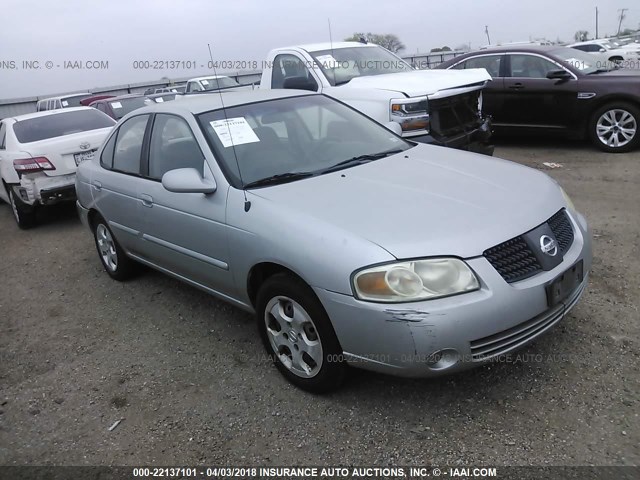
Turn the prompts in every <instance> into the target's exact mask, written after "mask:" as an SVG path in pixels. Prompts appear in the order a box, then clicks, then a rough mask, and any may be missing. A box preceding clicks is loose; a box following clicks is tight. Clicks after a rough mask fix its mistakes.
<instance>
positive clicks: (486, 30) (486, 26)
mask: <svg viewBox="0 0 640 480" xmlns="http://www.w3.org/2000/svg"><path fill="white" fill-rule="evenodd" d="M484 33H486V34H487V42H489V45H491V38H490V37H489V25H485V26H484Z"/></svg>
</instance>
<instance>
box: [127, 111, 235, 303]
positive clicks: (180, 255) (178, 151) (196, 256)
mask: <svg viewBox="0 0 640 480" xmlns="http://www.w3.org/2000/svg"><path fill="white" fill-rule="evenodd" d="M194 128H197V127H196V126H195V125H194ZM203 145H205V147H204V149H207V148H208V147H206V144H205V143H203ZM178 168H194V169H196V170H197V171H198V172H199V173H200V175H202V176H203V177H205V178H212V173H211V170H210V169H209V167H208V164H207V163H206V161H205V156H204V154H203V147H201V146H200V145H199V143H198V141H197V140H196V137H195V135H194V133H193V130H192V128H191V126H190V125H189V123H188V122H187V121H186V120H185V119H184V118H182V117H180V116H177V115H171V114H157V115H156V116H155V119H154V122H153V128H152V130H151V137H150V144H149V160H148V169H147V171H146V172H145V179H142V180H141V183H140V187H141V188H140V195H139V200H140V201H139V205H140V207H139V208H140V209H141V217H142V218H144V227H143V235H142V244H143V252H142V253H143V255H144V257H145V258H147V259H148V260H149V261H151V262H152V263H154V264H155V265H158V266H159V267H162V268H164V269H167V270H169V271H171V272H173V273H176V274H179V275H181V276H183V277H186V278H188V279H190V280H192V281H195V282H196V283H198V284H200V285H203V286H206V287H208V288H211V289H213V290H216V291H218V292H227V293H228V292H229V291H230V289H231V285H232V279H231V274H230V272H229V266H228V262H229V260H228V258H229V254H228V249H227V238H226V225H225V221H226V219H225V210H226V192H225V191H220V190H218V191H216V192H215V193H212V194H207V195H205V194H202V193H173V192H169V191H168V190H166V189H165V188H164V187H163V186H162V176H163V175H164V174H165V173H166V172H168V171H170V170H174V169H178Z"/></svg>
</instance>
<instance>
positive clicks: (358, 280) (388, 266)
mask: <svg viewBox="0 0 640 480" xmlns="http://www.w3.org/2000/svg"><path fill="white" fill-rule="evenodd" d="M486 54H487V52H486V51H484V52H483V55H486ZM494 54H497V55H499V56H504V57H507V56H508V53H506V52H495V51H492V52H491V53H490V55H494ZM536 58H537V59H538V60H540V59H541V58H543V57H541V56H537V57H536ZM458 60H459V61H460V62H466V61H469V60H475V57H472V56H470V57H460V58H459V59H458ZM498 60H499V66H498V70H497V73H498V75H501V74H502V75H505V73H504V72H511V73H512V72H513V71H514V70H513V69H514V68H515V69H516V70H517V69H518V68H520V67H522V69H524V63H525V62H524V61H522V62H521V63H520V64H518V62H517V61H513V62H512V61H511V60H512V59H511V58H508V59H503V58H499V59H498ZM269 61H270V62H271V64H270V66H269V68H267V69H265V71H264V72H263V75H262V80H261V84H260V89H259V90H256V91H253V89H251V90H250V89H242V88H235V87H236V86H231V88H229V89H226V88H224V87H223V86H222V85H221V84H220V77H215V80H216V85H215V87H214V88H213V89H212V90H211V92H212V93H214V94H211V93H206V92H205V93H203V94H194V95H189V94H188V93H190V92H188V93H186V94H185V95H184V96H182V98H181V99H180V101H165V100H170V99H165V98H164V95H174V98H175V96H176V93H174V92H158V93H154V94H148V95H147V96H145V95H127V96H120V97H110V98H101V99H94V100H93V101H92V103H91V104H90V105H92V106H93V107H95V108H93V107H84V106H81V107H75V108H68V107H64V108H59V109H56V110H50V111H44V112H39V113H34V114H29V115H23V116H19V117H13V118H8V119H4V120H2V122H0V166H1V170H0V172H1V173H2V179H3V188H2V189H1V190H2V193H0V198H3V199H5V200H6V201H8V202H9V203H10V204H11V207H12V210H13V213H14V216H15V218H16V221H17V223H18V225H19V226H20V227H22V228H27V227H29V226H32V225H33V222H34V220H35V209H36V208H37V206H38V205H48V204H51V203H55V202H59V201H68V200H72V199H76V204H77V208H78V212H79V215H80V218H81V220H82V222H83V223H84V224H85V225H86V226H87V227H88V228H89V229H90V230H91V232H92V235H93V237H94V240H95V246H96V251H97V253H98V257H99V259H100V261H101V262H102V265H103V266H104V268H105V270H106V272H107V273H108V274H109V275H110V276H111V277H112V278H114V279H115V280H126V279H127V278H129V277H130V276H131V275H132V274H134V273H135V270H136V266H137V265H140V264H143V265H147V266H149V267H152V268H155V269H158V270H159V271H161V272H164V273H166V274H169V275H171V276H174V277H175V278H178V279H180V280H181V281H184V282H187V283H188V284H190V285H192V286H195V287H197V288H200V289H202V290H204V291H206V292H208V293H210V294H212V295H215V296H217V297H219V298H221V299H223V300H225V301H228V302H230V303H232V304H234V305H236V306H238V307H240V308H242V309H245V310H247V311H249V312H253V313H255V315H256V319H257V324H258V330H259V335H260V337H261V338H262V341H263V343H264V345H265V348H266V349H267V352H268V354H269V356H270V357H271V358H272V359H273V361H274V363H275V365H276V366H277V368H278V369H279V370H280V372H281V373H282V374H283V375H284V376H285V377H286V378H287V379H288V380H290V381H291V382H292V383H294V384H295V385H297V386H299V387H301V388H303V389H306V390H310V391H315V392H323V391H328V390H332V389H335V388H337V387H338V386H339V385H340V383H341V382H342V380H343V378H344V376H345V372H346V369H347V366H349V365H351V366H354V367H360V368H365V369H370V370H374V371H379V372H385V373H390V374H394V375H401V376H410V377H428V376H434V375H441V374H446V373H452V372H457V371H460V370H463V369H467V368H471V367H474V366H477V365H481V364H483V363H485V362H487V361H490V360H492V359H494V358H496V357H498V356H500V355H504V354H507V353H509V352H511V351H513V350H515V349H518V348H521V347H522V346H524V345H526V344H528V343H530V342H531V341H533V340H534V339H536V338H538V337H539V336H540V335H542V334H543V333H545V332H547V331H549V330H550V329H551V328H552V327H553V326H555V325H556V324H557V323H559V322H560V321H561V320H562V318H563V317H564V315H566V313H567V312H568V311H569V309H571V308H572V307H573V306H574V305H575V304H576V303H577V302H578V300H579V298H580V297H581V295H582V293H583V291H584V289H585V287H586V284H587V281H588V274H589V270H590V266H591V238H590V231H589V227H588V225H587V222H586V220H585V219H584V217H583V216H582V215H580V214H579V213H578V212H577V211H576V210H575V207H574V206H573V204H572V203H571V201H570V199H569V197H568V196H567V195H566V194H565V193H564V191H563V190H562V189H561V188H560V187H559V186H558V184H557V183H556V182H555V181H553V180H552V179H550V178H549V177H547V176H546V175H545V174H543V173H541V172H539V171H536V170H533V169H529V168H526V167H522V166H520V165H516V164H513V163H510V162H506V161H503V160H499V159H493V158H491V157H490V156H487V155H478V154H474V153H471V152H461V151H459V150H457V149H453V148H438V147H436V146H433V145H425V143H435V144H439V145H451V146H457V147H460V148H463V149H466V150H472V149H473V147H472V145H474V144H477V145H478V146H480V147H482V145H485V146H486V145H488V142H487V140H488V134H489V131H488V129H487V125H488V122H487V119H485V118H483V115H482V107H483V104H484V103H485V102H487V101H488V102H489V104H491V102H492V98H491V97H490V96H489V99H488V100H487V99H486V98H485V95H484V93H483V89H485V86H486V85H487V84H488V85H489V88H491V85H494V84H495V83H496V82H498V83H500V81H502V83H504V81H506V80H505V79H506V78H512V77H511V76H506V75H505V76H504V77H493V76H491V75H489V73H488V72H487V70H489V69H490V68H491V67H492V65H487V66H479V68H475V67H474V66H473V65H471V64H469V65H467V64H466V63H463V64H462V66H461V67H458V64H455V65H452V67H455V68H453V69H452V70H451V71H446V70H434V71H429V72H422V71H414V70H412V69H411V67H410V66H409V65H408V64H406V62H404V61H402V60H400V59H398V57H395V56H394V55H392V54H391V53H390V52H388V51H386V50H384V49H381V48H380V47H377V46H370V45H362V44H357V43H355V44H354V43H344V44H334V45H330V44H318V45H311V46H300V47H292V48H287V49H277V50H274V51H272V52H271V53H270V55H269ZM563 65H564V64H563V63H559V64H554V66H555V71H556V74H554V75H550V74H547V75H545V77H544V80H549V81H552V82H555V81H560V82H563V83H566V82H568V81H569V80H570V79H569V78H568V77H567V76H566V75H560V73H558V72H559V71H560V70H561V69H563V68H564V66H563ZM488 67H489V68H488ZM560 67H562V68H560ZM505 69H507V70H505ZM509 69H511V70H509ZM523 71H524V70H523ZM571 71H572V70H571ZM518 72H519V73H520V74H522V72H521V71H520V70H518ZM494 73H496V72H494ZM518 78H525V77H518ZM499 79H502V80H499ZM572 79H573V77H572ZM205 80H206V79H205ZM197 81H198V82H200V85H201V86H202V85H205V86H206V84H203V83H202V81H203V79H202V78H199V79H197ZM206 81H207V82H209V80H206ZM514 85H515V84H514ZM216 87H217V88H216ZM310 90H313V91H310ZM332 97H333V98H332ZM152 102H154V103H152ZM112 117H113V118H112ZM114 118H119V121H118V122H117V123H116V121H115V120H114ZM114 126H115V127H114ZM483 129H487V130H486V131H483ZM488 153H491V152H488ZM74 185H75V188H74ZM505 198H508V199H509V201H508V202H505V201H504V199H505ZM416 219H419V220H416ZM469 231H473V232H474V234H473V235H472V236H469Z"/></svg>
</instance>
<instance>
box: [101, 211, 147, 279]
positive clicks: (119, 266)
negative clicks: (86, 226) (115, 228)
mask: <svg viewBox="0 0 640 480" xmlns="http://www.w3.org/2000/svg"><path fill="white" fill-rule="evenodd" d="M92 229H93V238H94V240H95V243H96V250H97V251H98V257H99V258H100V262H101V263H102V266H103V267H104V269H105V270H106V271H107V273H108V274H109V276H110V277H111V278H113V279H114V280H118V281H120V282H121V281H124V280H128V279H129V278H131V277H132V276H133V275H134V273H135V267H136V265H135V262H134V261H133V260H131V259H130V258H129V257H127V254H126V253H124V250H122V247H120V244H119V243H118V241H117V240H116V237H114V236H113V233H112V232H111V229H110V228H109V226H108V225H107V222H106V220H105V219H104V218H102V217H101V216H99V215H98V216H96V218H95V219H94V221H93V222H92Z"/></svg>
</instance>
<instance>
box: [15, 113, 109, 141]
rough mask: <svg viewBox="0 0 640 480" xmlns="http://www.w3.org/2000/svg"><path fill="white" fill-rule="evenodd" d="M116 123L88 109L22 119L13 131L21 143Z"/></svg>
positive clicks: (105, 126) (102, 114)
mask: <svg viewBox="0 0 640 480" xmlns="http://www.w3.org/2000/svg"><path fill="white" fill-rule="evenodd" d="M115 123H116V122H115V121H114V120H113V119H112V118H111V117H108V116H107V115H105V114H104V113H100V112H99V111H98V110H94V109H87V110H76V111H73V112H65V113H56V114H53V115H45V116H42V117H36V118H29V119H27V120H21V121H19V122H16V123H14V124H13V132H14V133H15V134H16V138H17V139H18V141H19V142H20V143H30V142H38V141H40V140H46V139H47V138H54V137H62V136H64V135H71V134H74V133H79V132H86V131H88V130H97V129H99V128H107V127H113V126H114V125H115Z"/></svg>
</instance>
